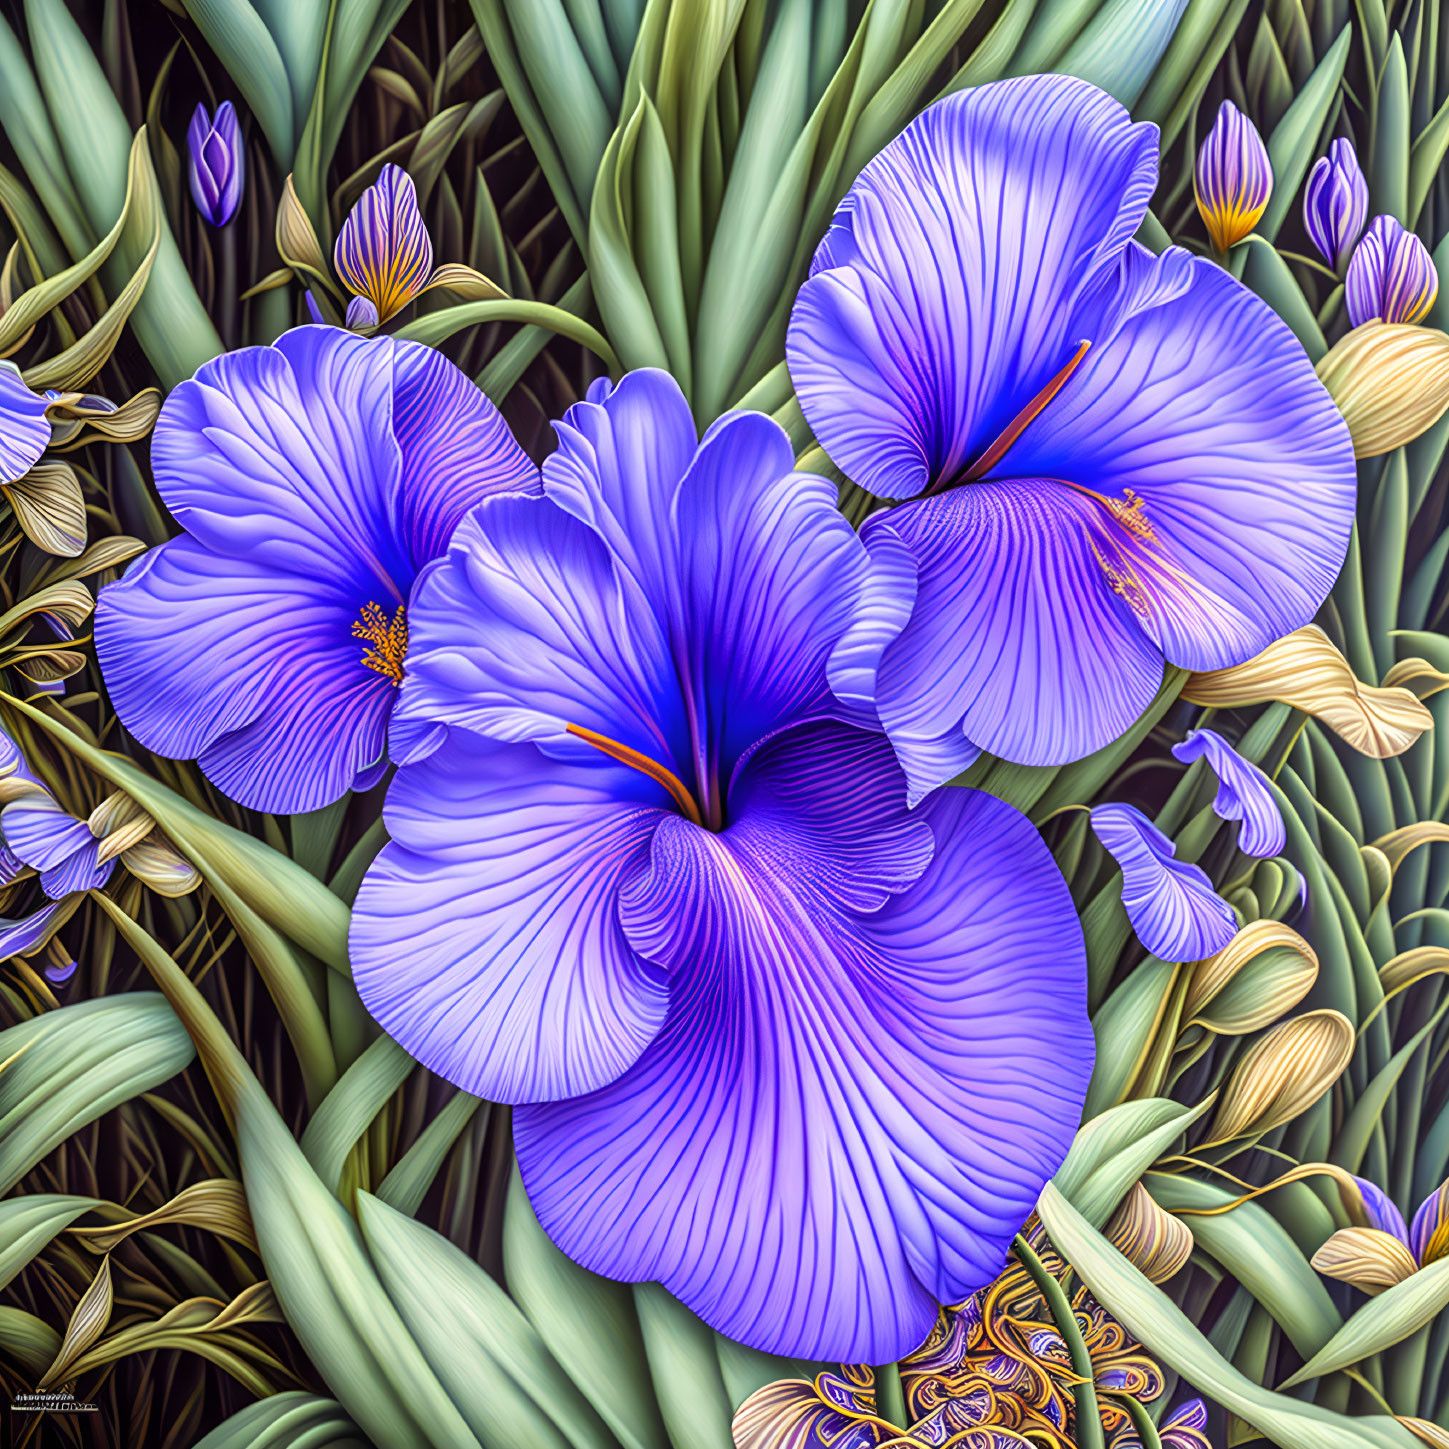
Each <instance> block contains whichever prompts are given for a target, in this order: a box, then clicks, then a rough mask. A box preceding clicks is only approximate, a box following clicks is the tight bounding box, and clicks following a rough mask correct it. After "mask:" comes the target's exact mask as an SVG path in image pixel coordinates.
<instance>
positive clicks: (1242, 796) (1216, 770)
mask: <svg viewBox="0 0 1449 1449" xmlns="http://www.w3.org/2000/svg"><path fill="white" fill-rule="evenodd" d="M1172 753H1173V754H1174V755H1175V756H1176V757H1177V758H1178V759H1179V760H1181V761H1182V762H1183V763H1184V764H1191V763H1192V762H1193V761H1194V760H1201V759H1206V760H1207V762H1208V766H1209V768H1210V769H1211V770H1212V772H1213V774H1215V775H1216V776H1217V777H1218V793H1217V797H1216V798H1215V799H1214V800H1213V810H1214V812H1215V813H1216V814H1217V815H1218V816H1219V817H1220V818H1221V819H1223V820H1241V821H1242V823H1243V828H1242V829H1241V830H1240V831H1239V832H1238V849H1239V850H1241V851H1243V852H1244V853H1245V854H1247V855H1257V856H1268V855H1281V854H1282V852H1283V847H1284V846H1285V845H1286V844H1287V842H1288V831H1287V827H1286V826H1285V825H1284V824H1283V815H1282V812H1281V811H1280V810H1279V809H1278V802H1277V801H1276V800H1275V799H1274V798H1273V790H1272V787H1271V786H1270V785H1269V784H1268V777H1267V776H1266V775H1265V774H1264V773H1263V772H1262V771H1261V770H1260V769H1259V768H1258V767H1257V766H1256V765H1254V764H1251V763H1249V762H1248V761H1247V760H1245V759H1244V758H1243V757H1242V756H1241V755H1240V754H1238V752H1237V751H1236V750H1235V749H1234V748H1233V747H1232V746H1231V745H1230V744H1229V743H1228V742H1227V741H1226V740H1225V739H1224V738H1223V737H1222V736H1221V735H1220V734H1218V733H1216V731H1214V730H1191V731H1189V733H1188V736H1187V738H1186V739H1185V740H1183V742H1182V743H1181V744H1180V745H1174V746H1173V747H1172Z"/></svg>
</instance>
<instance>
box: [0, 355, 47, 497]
mask: <svg viewBox="0 0 1449 1449" xmlns="http://www.w3.org/2000/svg"><path fill="white" fill-rule="evenodd" d="M49 406H50V399H49V398H48V397H44V396H42V395H41V394H40V393H36V392H32V391H31V390H30V388H29V387H27V386H26V384H25V379H24V378H23V377H21V375H20V369H19V368H18V367H16V366H15V364H14V363H13V362H5V361H3V360H0V483H13V482H14V481H15V480H16V479H17V478H22V477H24V476H25V474H27V473H28V472H29V471H30V470H31V469H32V468H33V467H34V466H35V465H36V464H37V463H38V462H39V461H40V456H41V454H42V453H44V452H45V450H46V448H47V447H48V446H49V445H50V431H51V429H50V420H49V418H47V417H46V413H45V410H46V408H47V407H49Z"/></svg>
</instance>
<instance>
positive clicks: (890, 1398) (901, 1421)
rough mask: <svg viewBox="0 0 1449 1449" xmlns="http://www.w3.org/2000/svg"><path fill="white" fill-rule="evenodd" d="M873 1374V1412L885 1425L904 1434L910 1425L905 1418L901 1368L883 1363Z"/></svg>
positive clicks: (897, 1365) (904, 1396)
mask: <svg viewBox="0 0 1449 1449" xmlns="http://www.w3.org/2000/svg"><path fill="white" fill-rule="evenodd" d="M873 1372H874V1374H875V1412H876V1415H877V1417H879V1418H882V1419H884V1420H885V1421H886V1423H887V1424H891V1425H894V1427H895V1428H897V1429H900V1430H901V1431H902V1432H905V1431H906V1430H907V1429H909V1428H910V1427H911V1426H910V1423H909V1422H908V1420H907V1418H906V1395H905V1391H904V1390H903V1389H902V1388H901V1368H900V1365H899V1364H894V1363H883V1364H879V1365H878V1366H877V1367H876V1368H875V1369H874V1370H873Z"/></svg>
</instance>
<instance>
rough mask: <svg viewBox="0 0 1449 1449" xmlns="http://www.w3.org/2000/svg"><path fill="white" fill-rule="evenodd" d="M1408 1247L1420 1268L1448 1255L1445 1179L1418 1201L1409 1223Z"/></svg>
mask: <svg viewBox="0 0 1449 1449" xmlns="http://www.w3.org/2000/svg"><path fill="white" fill-rule="evenodd" d="M1409 1251H1410V1252H1411V1253H1413V1255H1414V1257H1415V1258H1416V1259H1417V1260H1418V1264H1419V1266H1420V1267H1421V1268H1427V1267H1428V1266H1429V1264H1430V1263H1436V1262H1438V1261H1439V1259H1440V1258H1445V1257H1449V1181H1446V1182H1444V1183H1442V1184H1441V1185H1440V1186H1439V1187H1437V1188H1436V1189H1435V1190H1434V1191H1433V1192H1431V1193H1430V1194H1429V1196H1428V1197H1426V1198H1425V1199H1424V1201H1423V1202H1421V1203H1420V1204H1419V1210H1418V1211H1417V1212H1416V1213H1415V1214H1414V1221H1413V1222H1412V1223H1410V1224H1409Z"/></svg>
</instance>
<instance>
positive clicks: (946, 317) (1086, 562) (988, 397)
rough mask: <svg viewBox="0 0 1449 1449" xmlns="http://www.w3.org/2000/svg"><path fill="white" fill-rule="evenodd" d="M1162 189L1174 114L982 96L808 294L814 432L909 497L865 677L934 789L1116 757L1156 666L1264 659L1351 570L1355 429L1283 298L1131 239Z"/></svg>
mask: <svg viewBox="0 0 1449 1449" xmlns="http://www.w3.org/2000/svg"><path fill="white" fill-rule="evenodd" d="M1156 180H1157V129H1156V127H1155V126H1151V125H1134V124H1132V122H1131V121H1130V120H1129V118H1128V115H1127V112H1126V111H1124V110H1123V109H1122V107H1121V106H1120V105H1118V104H1117V102H1116V101H1114V100H1112V99H1111V97H1109V96H1107V95H1105V94H1104V93H1103V92H1101V91H1099V90H1097V89H1096V88H1095V87H1093V86H1090V85H1088V84H1086V83H1085V82H1083V81H1079V80H1075V79H1072V78H1070V77H1066V76H1031V77H1023V78H1021V79H1017V80H1009V81H1003V82H1001V83H999V84H995V85H988V86H982V87H980V88H979V89H977V90H972V91H967V92H963V93H961V94H958V95H954V96H950V97H948V98H947V99H945V100H943V101H940V102H938V103H937V104H936V105H934V106H932V107H931V108H930V109H929V110H927V111H926V112H925V113H924V114H923V115H921V116H920V117H919V118H918V119H917V120H916V121H915V122H913V123H912V124H911V125H910V126H909V127H907V128H906V130H905V131H904V132H903V133H902V135H901V136H900V137H899V138H898V139H897V140H896V141H893V142H892V143H891V144H890V145H889V146H887V147H886V148H885V150H884V151H882V152H881V154H880V155H879V156H877V157H876V158H875V159H874V160H873V161H871V162H870V164H869V165H867V166H866V167H865V169H864V170H863V171H862V172H861V175H860V177H859V179H858V180H857V181H856V183H855V185H854V186H853V187H852V188H851V190H850V192H849V194H848V195H847V196H846V198H845V200H844V201H843V202H842V203H841V206H840V209H839V210H838V211H837V212H836V215H835V221H834V224H833V225H832V226H831V228H830V230H829V231H828V232H827V234H826V236H825V239H824V241H823V242H822V243H821V245H820V248H819V250H818V252H817V253H816V256H815V260H814V263H813V265H812V274H811V276H810V279H809V280H808V281H807V282H806V283H805V285H804V287H803V288H802V289H801V291H800V295H799V298H798V300H797V302H796V304H795V309H794V312H793V314H792V317H791V322H790V332H789V340H788V357H789V364H790V374H791V377H792V378H793V380H794V383H795V388H796V392H797V394H798V396H799V400H800V405H801V407H802V408H803V409H804V412H805V416H806V418H807V420H808V421H809V423H810V426H811V428H812V429H813V430H814V432H815V436H816V437H817V438H818V439H819V441H820V443H821V445H822V446H823V447H824V448H825V449H826V451H827V452H828V453H829V454H830V456H831V457H832V458H833V459H834V460H835V462H836V463H837V464H839V466H840V467H841V468H842V469H843V470H844V471H845V472H846V473H847V474H848V475H849V476H850V477H851V478H852V479H854V480H855V482H856V483H858V484H859V485H860V486H861V487H863V488H865V489H867V490H869V491H870V492H871V493H874V494H876V495H878V496H879V497H881V498H886V499H902V500H911V501H908V502H903V503H902V504H901V505H900V506H899V507H895V508H891V509H889V510H887V511H885V512H881V513H878V514H876V515H875V516H873V517H872V518H870V519H869V520H868V521H867V523H866V525H865V528H864V530H863V537H864V538H865V540H866V542H867V544H868V546H869V547H870V549H871V551H872V553H873V554H876V555H878V556H880V557H881V558H882V560H883V561H888V562H889V563H890V564H891V566H892V567H894V568H895V569H896V570H897V572H898V575H899V578H900V587H901V589H902V590H904V591H905V592H906V594H907V597H911V596H913V598H914V603H913V605H912V606H911V607H910V608H909V609H908V610H907V611H905V613H906V617H905V621H904V623H903V625H902V626H901V627H900V628H899V630H898V631H897V632H896V633H895V634H894V637H892V638H890V639H889V641H888V642H887V644H886V647H885V648H884V650H883V653H882V656H881V659H880V665H879V671H878V675H877V678H876V681H875V686H874V692H875V698H876V700H877V703H878V705H879V709H880V715H881V719H882V722H883V723H884V725H885V727H886V729H887V731H888V732H889V734H890V736H891V739H892V741H893V743H894V744H895V745H896V748H897V750H898V752H899V754H900V756H901V760H902V763H903V764H904V765H905V767H906V770H907V772H908V774H909V775H910V776H911V779H912V784H913V787H914V788H916V789H917V790H922V789H927V788H929V787H930V786H932V785H935V784H937V783H938V782H940V781H942V780H945V779H949V778H950V777H951V775H952V774H954V773H956V772H957V771H959V770H960V769H961V768H962V767H963V766H964V765H965V764H966V763H968V762H969V761H970V759H971V758H972V757H973V755H974V753H975V750H976V747H980V748H982V749H986V750H989V751H991V752H993V753H994V754H997V755H1001V756H1004V757H1006V758H1008V759H1011V760H1015V761H1019V762H1022V763H1026V764H1054V763H1061V762H1064V761H1068V760H1072V759H1075V758H1078V757H1080V756H1082V755H1085V754H1087V753H1089V752H1091V751H1092V750H1095V749H1097V748H1099V747H1100V746H1102V745H1104V744H1106V743H1107V742H1109V741H1110V740H1112V739H1113V738H1115V737H1116V736H1117V735H1119V734H1120V733H1121V732H1122V731H1123V730H1125V729H1126V728H1127V726H1128V725H1130V724H1131V723H1132V722H1133V721H1134V720H1135V719H1136V718H1137V717H1138V716H1139V715H1140V714H1141V713H1142V711H1143V709H1144V708H1145V707H1146V705H1147V704H1148V702H1149V701H1150V700H1151V698H1152V696H1153V694H1154V692H1155V691H1156V689H1157V688H1158V686H1159V685H1160V683H1161V681H1162V677H1163V662H1164V660H1166V661H1167V662H1169V663H1172V664H1177V665H1181V666H1183V667H1185V668H1189V669H1195V670H1206V669H1217V668H1222V667H1224V666H1226V665H1230V664H1236V663H1239V662H1241V661H1242V660H1244V659H1247V658H1249V657H1251V656H1252V655H1253V654H1255V653H1257V652H1258V651H1259V650H1261V649H1263V648H1264V647H1265V646H1266V645H1267V644H1269V643H1270V642H1271V641H1272V640H1274V639H1276V638H1278V637H1279V636H1281V635H1283V634H1286V633H1288V632H1290V631H1291V630H1293V629H1295V628H1297V627H1299V626H1300V625H1302V624H1304V623H1306V622H1307V621H1308V620H1309V619H1311V618H1312V617H1313V614H1314V612H1315V610H1316V609H1317V608H1318V606H1319V604H1320V603H1321V602H1322V601H1323V599H1324V597H1325V596H1326V595H1327V593H1328V590H1329V587H1330V585H1331V584H1332V582H1333V580H1334V577H1335V575H1336V574H1337V572H1338V569H1339V566H1340V564H1341V563H1342V561H1343V557H1344V553H1345V550H1346V548H1347V541H1348V535H1349V527H1350V524H1351V521H1352V514H1353V499H1354V460H1353V448H1352V445H1351V443H1350V441H1349V436H1348V430H1347V428H1346V427H1345V425H1344V423H1343V420H1342V418H1341V417H1340V416H1339V414H1338V412H1337V410H1336V409H1335V408H1334V406H1333V403H1332V401H1331V400H1330V398H1329V396H1328V394H1327V393H1326V392H1325V391H1324V389H1323V387H1322V386H1321V385H1320V384H1319V382H1318V380H1317V379H1316V378H1315V376H1314V373H1313V368H1312V367H1311V365H1310V364H1309V361H1308V358H1307V357H1306V356H1305V354H1304V352H1303V350H1302V348H1301V347H1300V346H1299V345H1298V343H1297V341H1296V340H1295V339H1294V337H1293V335H1292V334H1291V333H1290V332H1289V330H1288V328H1287V327H1286V326H1285V325H1284V324H1283V323H1282V322H1281V321H1279V320H1278V318H1277V317H1275V316H1274V314H1273V313H1272V311H1271V310H1270V309H1269V308H1268V307H1267V306H1266V305H1265V304H1264V303H1263V302H1261V301H1259V300H1258V298H1256V297H1255V296H1254V295H1253V294H1252V293H1251V292H1249V291H1247V290H1246V289H1245V288H1244V287H1242V286H1240V285H1239V284H1238V283H1237V282H1235V281H1234V280H1233V279H1232V278H1231V277H1230V276H1228V274H1227V273H1226V272H1224V271H1223V270H1222V269H1221V268H1219V267H1217V266H1215V265H1213V264H1212V263H1210V262H1207V261H1198V260H1193V259H1191V258H1189V257H1188V256H1187V255H1186V254H1185V253H1183V252H1181V251H1179V250H1177V249H1170V250H1168V251H1167V252H1165V253H1164V254H1163V255H1162V256H1160V257H1155V256H1153V255H1152V254H1151V253H1150V252H1148V251H1147V250H1146V249H1145V248H1143V247H1142V246H1140V245H1138V244H1137V243H1135V242H1134V241H1132V239H1131V238H1132V235H1133V233H1134V232H1135V231H1136V230H1137V227H1138V225H1139V224H1140V223H1141V221H1142V219H1143V216H1144V214H1145V212H1146V209H1147V202H1148V198H1149V196H1150V195H1151V193H1152V189H1153V187H1154V185H1155V183H1156Z"/></svg>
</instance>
